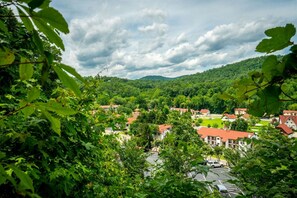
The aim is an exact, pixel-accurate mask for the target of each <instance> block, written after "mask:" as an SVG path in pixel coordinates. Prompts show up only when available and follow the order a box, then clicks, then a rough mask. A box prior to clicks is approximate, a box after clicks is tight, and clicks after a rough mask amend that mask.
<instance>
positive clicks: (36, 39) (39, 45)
mask: <svg viewBox="0 0 297 198" xmlns="http://www.w3.org/2000/svg"><path fill="white" fill-rule="evenodd" d="M33 42H34V44H35V45H36V47H37V49H38V50H39V51H40V52H41V53H44V49H43V43H42V40H41V39H40V37H39V34H38V32H37V31H36V30H35V29H34V30H33Z"/></svg>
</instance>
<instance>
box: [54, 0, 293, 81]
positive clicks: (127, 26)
mask: <svg viewBox="0 0 297 198" xmlns="http://www.w3.org/2000/svg"><path fill="white" fill-rule="evenodd" d="M53 1H54V3H55V4H56V5H57V9H58V10H61V12H62V14H65V13H66V18H67V19H68V20H69V26H70V32H71V33H70V35H68V36H63V40H64V41H65V46H66V52H65V53H64V54H63V61H65V62H66V63H67V64H69V65H72V66H74V67H75V68H77V69H78V71H79V72H80V73H81V74H82V75H96V74H97V73H98V72H101V74H104V75H109V76H118V77H125V78H139V77H142V76H145V75H164V76H170V77H173V76H179V75H183V74H191V73H195V72H198V71H203V70H205V69H209V68H212V67H218V66H220V65H223V64H227V63H230V62H235V61H238V60H242V59H245V58H249V57H252V56H255V55H256V53H255V47H256V45H257V43H258V42H259V41H260V40H261V39H262V38H263V37H264V30H265V29H267V28H270V27H275V26H277V25H284V24H285V23H287V22H291V23H295V24H296V23H297V15H296V12H295V9H294V6H293V5H294V4H293V3H292V2H293V1H286V3H277V1H272V2H271V3H267V1H265V3H263V2H262V1H248V0H243V1H240V2H239V1H235V0H232V1H228V2H226V1H219V0H211V1H193V0H191V1H179V0H162V1H159V0H142V1H139V0H131V1H126V0H108V1H107V0H100V1H90V0H86V1H84V2H81V1H78V0H73V2H74V3H73V2H72V1H70V0H64V1H57V0H53ZM231 4H232V8H231V7H229V5H231ZM58 5H59V6H60V7H59V6H58ZM264 5H265V6H264ZM78 8H80V9H78ZM94 13H96V15H94ZM295 40H296V39H295ZM106 68H107V69H106Z"/></svg>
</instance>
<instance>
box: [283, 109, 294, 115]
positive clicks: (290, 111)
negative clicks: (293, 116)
mask: <svg viewBox="0 0 297 198" xmlns="http://www.w3.org/2000/svg"><path fill="white" fill-rule="evenodd" d="M286 113H297V111H293V110H284V111H283V114H286Z"/></svg>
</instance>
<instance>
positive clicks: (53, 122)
mask: <svg viewBox="0 0 297 198" xmlns="http://www.w3.org/2000/svg"><path fill="white" fill-rule="evenodd" d="M40 110H41V112H42V114H43V115H44V116H45V117H46V119H47V120H48V121H50V123H51V127H52V129H53V130H54V131H55V132H56V133H57V134H58V135H61V122H60V120H59V119H57V118H55V117H53V116H52V115H51V114H50V113H49V112H48V111H47V110H46V106H45V107H42V106H41V108H40Z"/></svg>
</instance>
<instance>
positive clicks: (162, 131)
mask: <svg viewBox="0 0 297 198" xmlns="http://www.w3.org/2000/svg"><path fill="white" fill-rule="evenodd" d="M171 130H172V126H171V125H169V124H161V125H159V134H158V135H157V138H156V139H158V140H163V139H164V138H165V137H166V135H167V133H170V132H171Z"/></svg>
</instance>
